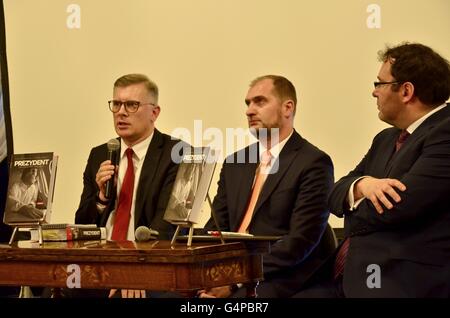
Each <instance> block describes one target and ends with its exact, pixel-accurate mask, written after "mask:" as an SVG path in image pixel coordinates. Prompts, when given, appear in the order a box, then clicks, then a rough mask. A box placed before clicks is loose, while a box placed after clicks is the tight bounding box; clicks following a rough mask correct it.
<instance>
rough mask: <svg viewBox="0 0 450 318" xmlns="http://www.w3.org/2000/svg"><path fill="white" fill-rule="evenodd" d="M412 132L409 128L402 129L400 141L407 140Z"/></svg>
mask: <svg viewBox="0 0 450 318" xmlns="http://www.w3.org/2000/svg"><path fill="white" fill-rule="evenodd" d="M409 135H410V133H409V132H408V131H407V130H402V132H401V133H400V136H398V142H401V143H403V142H405V140H406V139H407V138H408V137H409Z"/></svg>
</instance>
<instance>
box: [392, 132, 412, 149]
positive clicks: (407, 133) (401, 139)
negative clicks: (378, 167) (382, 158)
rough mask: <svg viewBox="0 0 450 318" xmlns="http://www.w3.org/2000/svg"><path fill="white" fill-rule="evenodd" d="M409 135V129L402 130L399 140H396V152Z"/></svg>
mask: <svg viewBox="0 0 450 318" xmlns="http://www.w3.org/2000/svg"><path fill="white" fill-rule="evenodd" d="M409 135H410V133H409V132H408V131H407V130H402V132H401V133H400V135H399V136H398V139H397V141H396V142H395V152H397V151H399V150H400V148H401V147H402V146H403V144H404V143H405V141H406V139H408V137H409Z"/></svg>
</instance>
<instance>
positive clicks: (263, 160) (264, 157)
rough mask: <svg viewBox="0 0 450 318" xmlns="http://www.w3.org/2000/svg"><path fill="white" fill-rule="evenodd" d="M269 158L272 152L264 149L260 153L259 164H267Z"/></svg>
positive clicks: (270, 158)
mask: <svg viewBox="0 0 450 318" xmlns="http://www.w3.org/2000/svg"><path fill="white" fill-rule="evenodd" d="M270 160H272V154H271V153H270V151H269V150H266V151H264V152H263V153H262V155H261V164H262V165H264V166H267V165H268V164H269V163H270Z"/></svg>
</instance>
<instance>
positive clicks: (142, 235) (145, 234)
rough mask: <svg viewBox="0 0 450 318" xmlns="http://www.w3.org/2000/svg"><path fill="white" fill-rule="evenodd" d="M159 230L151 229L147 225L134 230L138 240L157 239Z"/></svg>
mask: <svg viewBox="0 0 450 318" xmlns="http://www.w3.org/2000/svg"><path fill="white" fill-rule="evenodd" d="M158 235H159V232H158V231H155V230H152V229H149V228H148V227H146V226H143V225H141V226H139V227H138V228H137V229H136V231H135V232H134V237H135V238H136V241H138V242H145V241H149V240H154V239H156V237H155V236H158Z"/></svg>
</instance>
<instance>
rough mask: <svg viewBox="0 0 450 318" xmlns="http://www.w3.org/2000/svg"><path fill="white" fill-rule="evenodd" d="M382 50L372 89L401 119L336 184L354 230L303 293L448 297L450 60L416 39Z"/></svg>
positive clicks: (336, 209) (334, 203)
mask: <svg viewBox="0 0 450 318" xmlns="http://www.w3.org/2000/svg"><path fill="white" fill-rule="evenodd" d="M379 58H380V61H381V62H382V65H381V68H380V71H379V73H378V81H377V82H375V83H374V86H375V87H374V90H373V93H372V95H373V97H375V98H376V99H377V105H378V111H379V113H378V117H379V118H380V119H381V120H382V121H384V122H386V123H388V124H390V125H392V126H393V127H390V128H386V129H385V130H383V131H381V132H380V133H379V134H378V135H376V136H375V138H374V140H373V142H372V146H371V147H370V149H369V151H368V153H367V154H366V155H365V157H364V158H363V159H362V161H361V162H360V163H359V164H358V165H357V166H356V168H355V169H354V170H353V171H351V172H350V173H349V174H348V175H347V176H345V177H343V178H342V179H340V180H339V181H338V182H337V183H336V184H335V186H334V188H333V191H332V193H331V195H330V200H329V202H330V209H331V212H332V213H334V214H336V215H337V216H339V217H343V216H344V217H345V220H344V224H345V226H344V230H345V236H346V238H345V239H344V241H343V243H342V245H341V246H340V247H339V248H338V251H337V253H336V255H335V257H332V258H330V260H329V261H327V262H326V263H325V264H324V265H323V266H322V268H321V269H320V270H319V271H318V274H317V275H314V279H313V280H311V284H310V283H308V285H310V286H308V287H307V288H304V290H302V291H300V292H299V293H297V294H296V297H315V298H316V297H402V298H403V297H415V298H417V297H420V298H422V297H443V298H449V297H450V249H449V247H450V200H449V198H450V107H449V106H448V105H446V104H445V101H446V100H447V99H448V98H449V95H450V65H449V63H448V61H446V60H445V59H444V58H442V57H441V56H440V55H439V54H437V53H436V52H434V51H433V50H432V49H431V48H429V47H427V46H424V45H421V44H416V43H412V44H410V43H405V44H401V45H398V46H396V47H392V48H387V49H386V50H385V51H382V52H380V54H379Z"/></svg>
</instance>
